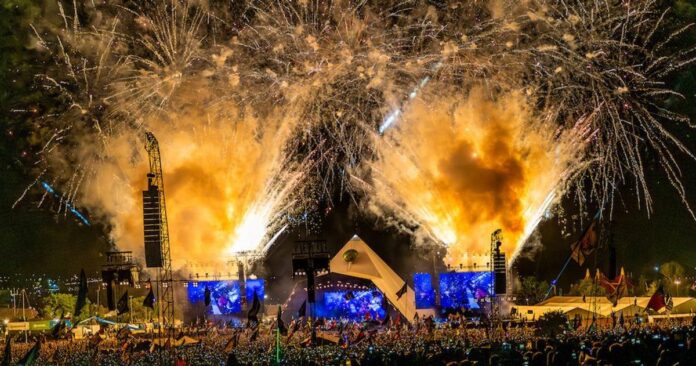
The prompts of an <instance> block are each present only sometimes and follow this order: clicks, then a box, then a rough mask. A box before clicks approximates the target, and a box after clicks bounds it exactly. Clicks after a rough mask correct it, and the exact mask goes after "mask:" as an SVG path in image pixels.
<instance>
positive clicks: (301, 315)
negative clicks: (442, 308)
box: [297, 299, 307, 318]
mask: <svg viewBox="0 0 696 366" xmlns="http://www.w3.org/2000/svg"><path fill="white" fill-rule="evenodd" d="M305 316H307V300H306V299H305V301H304V302H303V303H302V306H300V310H299V311H298V312H297V317H298V318H304V317H305Z"/></svg>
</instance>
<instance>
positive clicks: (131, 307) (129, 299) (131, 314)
mask: <svg viewBox="0 0 696 366" xmlns="http://www.w3.org/2000/svg"><path fill="white" fill-rule="evenodd" d="M128 302H129V304H128V308H129V309H130V311H129V313H130V323H131V324H133V296H128Z"/></svg>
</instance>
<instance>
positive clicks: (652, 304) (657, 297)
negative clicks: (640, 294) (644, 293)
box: [645, 285, 667, 311]
mask: <svg viewBox="0 0 696 366" xmlns="http://www.w3.org/2000/svg"><path fill="white" fill-rule="evenodd" d="M666 305H667V304H666V303H665V289H664V288H663V287H662V285H660V287H658V288H657V290H656V291H655V293H654V294H653V295H652V296H651V297H650V301H648V306H646V307H645V310H648V309H651V310H653V311H660V310H662V308H664V307H665V306H666Z"/></svg>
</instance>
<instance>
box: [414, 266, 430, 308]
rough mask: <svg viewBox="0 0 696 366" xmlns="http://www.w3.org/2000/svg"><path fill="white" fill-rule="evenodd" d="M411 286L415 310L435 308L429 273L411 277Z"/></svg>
mask: <svg viewBox="0 0 696 366" xmlns="http://www.w3.org/2000/svg"><path fill="white" fill-rule="evenodd" d="M413 286H414V287H415V291H416V309H431V308H434V307H435V290H434V289H433V283H432V276H431V275H430V273H416V274H414V275H413Z"/></svg>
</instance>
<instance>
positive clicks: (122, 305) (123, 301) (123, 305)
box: [116, 290, 130, 315]
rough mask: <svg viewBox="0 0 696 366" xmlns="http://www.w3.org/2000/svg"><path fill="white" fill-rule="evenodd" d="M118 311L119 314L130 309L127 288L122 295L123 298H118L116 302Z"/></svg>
mask: <svg viewBox="0 0 696 366" xmlns="http://www.w3.org/2000/svg"><path fill="white" fill-rule="evenodd" d="M116 311H117V313H116V314H117V315H123V314H125V313H127V312H129V311H130V308H129V307H128V290H126V292H125V293H124V294H123V296H121V298H120V299H119V300H118V304H116Z"/></svg>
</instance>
